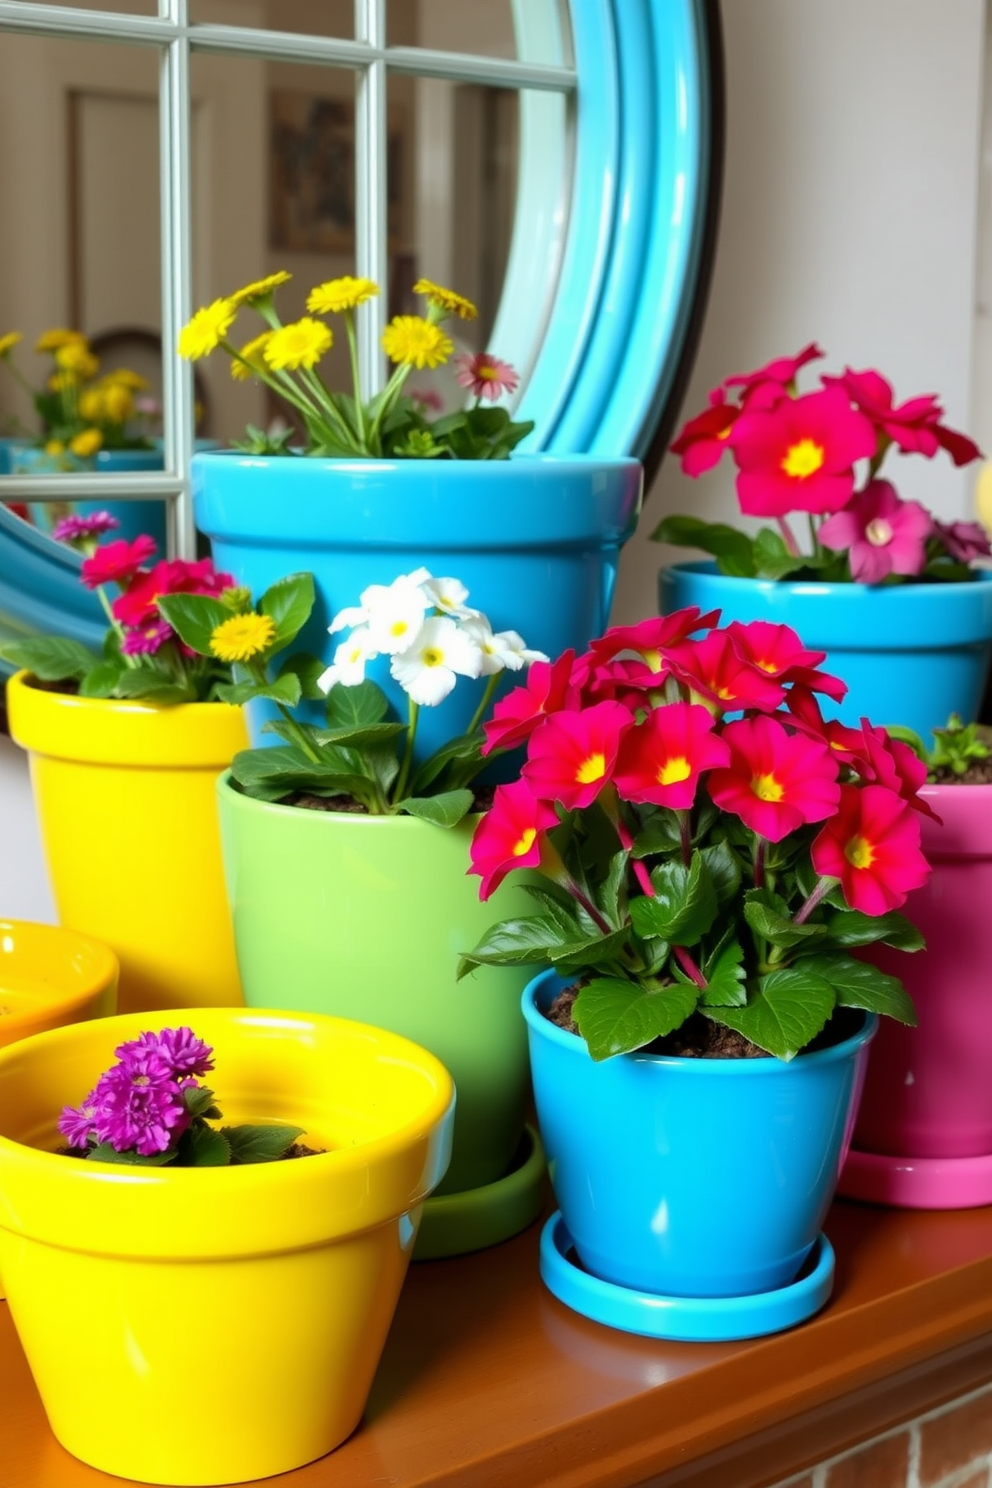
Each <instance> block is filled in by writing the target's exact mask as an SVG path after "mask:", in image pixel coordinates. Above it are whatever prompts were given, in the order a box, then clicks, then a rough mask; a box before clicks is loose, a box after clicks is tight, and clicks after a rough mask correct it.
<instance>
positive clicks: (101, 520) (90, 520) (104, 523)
mask: <svg viewBox="0 0 992 1488" xmlns="http://www.w3.org/2000/svg"><path fill="white" fill-rule="evenodd" d="M120 525H121V524H120V522H118V520H117V518H116V517H112V516H111V515H110V513H109V512H107V511H98V512H91V513H90V515H89V516H88V517H63V518H62V520H61V521H59V522H56V523H55V526H54V527H53V528H52V536H53V537H54V539H55V541H56V542H65V543H77V542H85V541H86V540H87V539H88V538H91V537H101V536H102V535H103V533H105V532H113V531H115V529H116V528H118V527H119V526H120Z"/></svg>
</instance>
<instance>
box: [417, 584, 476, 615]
mask: <svg viewBox="0 0 992 1488" xmlns="http://www.w3.org/2000/svg"><path fill="white" fill-rule="evenodd" d="M420 587H421V588H422V589H423V591H424V593H425V594H427V596H428V597H429V599H430V601H431V604H433V605H434V607H435V609H438V610H440V611H441V612H442V614H445V615H454V616H455V618H456V619H458V620H467V619H469V618H470V617H471V618H472V619H474V618H475V617H476V616H477V615H479V614H481V611H479V610H473V609H472V607H471V606H470V605H467V604H466V603H465V601H466V599H468V590H467V589H466V588H465V585H464V584H463V583H462V582H461V580H460V579H432V578H431V577H430V575H428V577H427V578H426V579H424V580H423V581H422V583H421V585H420Z"/></svg>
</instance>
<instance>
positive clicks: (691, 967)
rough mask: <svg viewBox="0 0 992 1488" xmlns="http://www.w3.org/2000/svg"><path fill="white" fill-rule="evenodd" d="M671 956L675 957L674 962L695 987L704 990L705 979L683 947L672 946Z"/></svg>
mask: <svg viewBox="0 0 992 1488" xmlns="http://www.w3.org/2000/svg"><path fill="white" fill-rule="evenodd" d="M672 955H673V956H674V957H675V959H676V961H677V962H678V963H679V965H680V966H681V968H682V970H683V971H684V972H685V974H686V976H687V977H688V978H689V979H690V981H693V982H695V984H696V986H697V987H699V988H700V990H704V989H705V987H706V985H707V982H706V978H705V977H704V976H703V973H702V972H701V971H700V969H699V967H698V966H697V965H696V963H695V961H694V960H693V959H692V957H691V956H690V954H689V952H688V951H687V950H686V948H685V946H680V945H673V946H672Z"/></svg>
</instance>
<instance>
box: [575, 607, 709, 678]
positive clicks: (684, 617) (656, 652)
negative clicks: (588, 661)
mask: <svg viewBox="0 0 992 1488" xmlns="http://www.w3.org/2000/svg"><path fill="white" fill-rule="evenodd" d="M719 619H720V611H719V610H710V611H709V612H708V613H707V614H705V615H704V614H702V613H701V612H700V609H699V606H698V605H690V606H689V608H688V609H685V610H673V611H672V613H671V614H670V615H651V616H650V617H649V618H648V619H647V620H641V621H639V622H638V624H637V625H612V626H611V627H610V629H609V630H608V631H607V632H606V634H605V635H603V636H600V638H599V640H596V641H593V642H592V644H591V646H590V647H589V654H590V656H591V657H592V658H593V660H594V661H595V662H597V663H602V662H607V661H612V659H613V658H614V657H615V656H620V655H622V654H623V653H624V652H632V653H633V654H634V655H635V656H639V657H640V659H641V660H642V661H643V662H644V664H645V665H646V666H648V667H650V669H651V670H652V671H654V672H660V671H661V669H662V653H663V651H664V649H665V647H666V646H677V645H679V644H680V643H681V642H682V641H686V640H688V639H689V637H690V636H691V635H693V634H694V633H695V631H697V630H712V628H713V626H714V625H716V623H717V622H718V620H719Z"/></svg>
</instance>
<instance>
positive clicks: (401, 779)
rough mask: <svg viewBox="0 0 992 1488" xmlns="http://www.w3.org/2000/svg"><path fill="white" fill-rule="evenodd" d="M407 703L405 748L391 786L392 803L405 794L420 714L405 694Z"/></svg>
mask: <svg viewBox="0 0 992 1488" xmlns="http://www.w3.org/2000/svg"><path fill="white" fill-rule="evenodd" d="M407 703H408V704H409V718H410V722H409V723H408V724H407V729H406V748H405V749H404V751H403V762H402V764H401V765H400V773H399V774H398V775H397V777H396V784H395V786H394V787H393V802H394V803H395V802H397V801H402V800H403V798H404V797H405V795H406V783H407V781H408V780H409V778H410V767H411V765H412V764H413V741H414V739H415V738H416V736H417V718H418V717H419V714H420V709H419V707H418V706H417V704H416V703H415V702H414V701H413V698H412V697H410V696H409V695H408V696H407Z"/></svg>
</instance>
